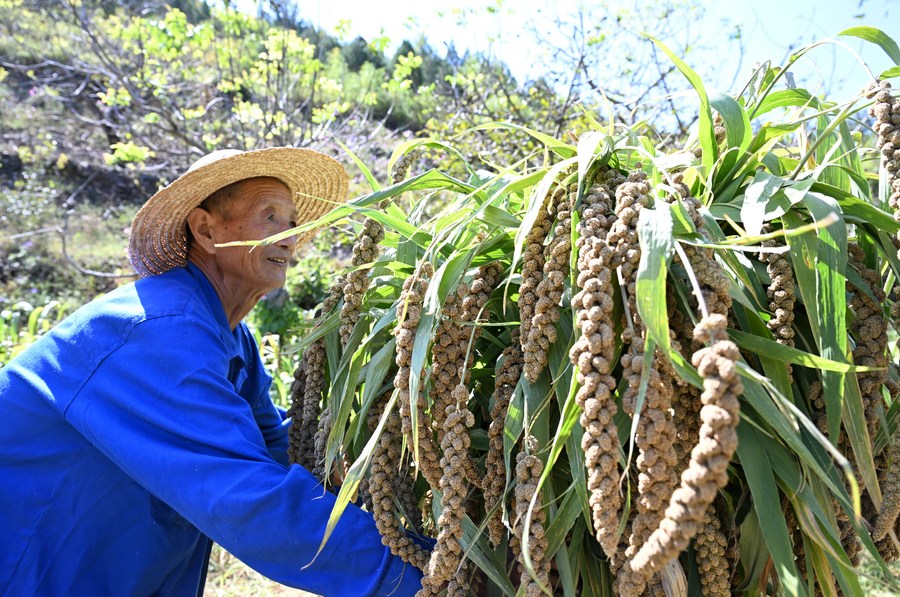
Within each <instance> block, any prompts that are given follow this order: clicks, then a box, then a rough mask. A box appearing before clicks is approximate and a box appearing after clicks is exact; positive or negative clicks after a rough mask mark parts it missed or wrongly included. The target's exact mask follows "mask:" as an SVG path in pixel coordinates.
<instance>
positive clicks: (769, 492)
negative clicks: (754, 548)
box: [738, 423, 806, 595]
mask: <svg viewBox="0 0 900 597" xmlns="http://www.w3.org/2000/svg"><path fill="white" fill-rule="evenodd" d="M738 437H739V440H740V441H739V442H738V456H739V457H740V460H741V467H742V468H743V471H744V474H745V475H746V478H747V485H749V487H750V494H751V495H752V496H753V508H754V510H756V514H757V519H758V521H759V525H760V528H761V529H762V535H763V538H764V539H765V542H766V545H767V546H768V548H769V553H771V554H772V560H773V561H774V563H775V568H776V569H777V570H778V578H779V580H780V581H781V583H782V584H783V586H784V587H785V591H786V593H787V594H788V595H805V594H806V590H805V587H804V586H803V583H802V582H800V574H799V573H798V572H797V568H796V566H795V565H794V550H793V548H792V547H791V538H790V535H789V534H788V528H787V523H786V522H785V520H784V515H783V514H782V512H781V502H780V499H779V497H778V488H777V486H776V483H775V476H774V475H773V474H772V465H771V463H770V462H769V456H768V453H767V445H768V442H767V441H766V439H765V438H764V437H763V436H762V435H760V434H759V432H758V431H757V430H756V429H754V428H753V427H752V426H750V425H747V424H746V423H741V424H740V425H739V426H738Z"/></svg>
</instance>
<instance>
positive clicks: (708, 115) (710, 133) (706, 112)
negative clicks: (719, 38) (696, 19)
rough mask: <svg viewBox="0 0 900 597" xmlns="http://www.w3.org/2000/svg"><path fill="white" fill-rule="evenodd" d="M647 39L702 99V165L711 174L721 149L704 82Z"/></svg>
mask: <svg viewBox="0 0 900 597" xmlns="http://www.w3.org/2000/svg"><path fill="white" fill-rule="evenodd" d="M644 36H645V37H647V39H649V40H650V41H652V42H653V43H654V44H655V45H656V46H657V47H658V48H659V49H660V50H662V51H663V53H664V54H665V55H666V56H668V57H669V60H671V61H672V63H673V64H674V65H675V66H676V67H677V68H678V70H679V71H681V74H683V75H684V77H685V78H686V79H687V80H688V82H689V83H690V84H691V86H692V87H693V88H694V91H696V92H697V96H698V97H699V98H700V116H699V119H700V120H699V123H700V127H699V128H700V132H699V136H700V148H701V149H702V150H703V155H702V158H701V159H702V163H703V169H704V170H705V171H706V172H707V173H709V172H711V171H712V167H713V164H714V163H715V162H716V159H717V158H718V157H719V153H718V151H719V148H718V145H717V144H716V134H715V130H714V128H713V119H712V111H711V110H710V108H709V98H708V97H707V95H706V88H705V87H704V86H703V80H702V79H701V78H700V76H699V75H697V73H696V72H695V71H694V69H692V68H691V67H689V66H688V65H687V64H686V63H685V62H684V61H683V60H682V59H681V58H679V57H678V55H677V54H675V52H673V51H672V50H670V49H669V47H668V46H666V45H665V44H664V43H663V42H661V41H659V40H658V39H656V38H655V37H653V36H651V35H647V34H646V33H645V34H644Z"/></svg>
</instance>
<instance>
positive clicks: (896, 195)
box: [867, 81, 900, 240]
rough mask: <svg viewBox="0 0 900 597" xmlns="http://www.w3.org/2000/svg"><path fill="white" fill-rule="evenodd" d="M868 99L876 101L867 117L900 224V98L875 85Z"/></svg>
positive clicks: (886, 87)
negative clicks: (869, 118) (871, 119)
mask: <svg viewBox="0 0 900 597" xmlns="http://www.w3.org/2000/svg"><path fill="white" fill-rule="evenodd" d="M867 97H868V98H870V99H872V98H874V99H875V103H874V104H873V105H872V107H871V108H869V114H870V115H871V116H874V117H875V127H874V128H875V134H876V135H877V136H878V139H877V141H876V143H875V149H877V150H878V151H880V152H881V156H882V163H883V164H884V169H885V170H886V171H887V178H888V185H889V186H890V197H889V198H888V203H889V204H890V206H891V209H893V210H894V219H895V220H897V221H898V222H900V97H893V96H892V95H891V84H890V83H889V82H887V81H876V82H875V83H874V84H873V85H872V86H871V87H870V88H869V91H868V93H867ZM898 240H900V233H898Z"/></svg>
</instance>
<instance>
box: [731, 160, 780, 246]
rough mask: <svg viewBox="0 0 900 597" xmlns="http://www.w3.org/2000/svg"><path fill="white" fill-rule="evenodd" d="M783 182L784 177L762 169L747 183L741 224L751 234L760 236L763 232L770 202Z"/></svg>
mask: <svg viewBox="0 0 900 597" xmlns="http://www.w3.org/2000/svg"><path fill="white" fill-rule="evenodd" d="M783 183H784V180H783V179H781V178H779V177H777V176H772V175H771V174H769V173H768V172H766V171H765V170H760V171H759V172H757V173H756V174H755V175H754V176H753V180H751V181H750V184H749V185H747V188H746V189H745V190H744V202H743V204H742V205H741V224H742V225H743V227H744V230H745V231H746V232H747V234H748V235H749V236H758V235H759V233H760V232H762V227H763V222H765V220H766V211H767V209H768V206H769V203H770V201H771V200H772V197H773V196H774V195H775V193H777V192H778V191H779V190H780V189H781V185H782V184H783Z"/></svg>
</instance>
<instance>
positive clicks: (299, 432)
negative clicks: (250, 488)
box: [287, 355, 316, 466]
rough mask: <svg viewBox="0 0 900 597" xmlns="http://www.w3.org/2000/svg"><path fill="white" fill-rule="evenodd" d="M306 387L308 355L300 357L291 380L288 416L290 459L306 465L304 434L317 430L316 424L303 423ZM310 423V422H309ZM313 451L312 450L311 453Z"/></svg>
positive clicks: (311, 433)
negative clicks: (304, 460) (305, 425)
mask: <svg viewBox="0 0 900 597" xmlns="http://www.w3.org/2000/svg"><path fill="white" fill-rule="evenodd" d="M305 388H306V356H305V355H304V357H303V358H302V359H300V363H299V364H298V365H297V368H296V369H294V381H292V382H291V406H290V408H288V411H287V417H288V418H290V419H291V427H290V429H289V431H288V461H289V462H291V463H298V464H300V465H302V466H306V464H305V463H304V462H302V460H303V459H304V454H303V449H304V447H305V446H304V440H303V438H304V435H305V432H306V433H309V437H312V436H313V435H314V434H315V432H316V428H315V426H314V425H313V426H311V427H307V429H304V427H303V424H304V423H306V422H305V421H304V420H303V404H304V403H303V391H304V389H305ZM307 425H308V423H307ZM311 453H312V451H311V450H310V454H311Z"/></svg>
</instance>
